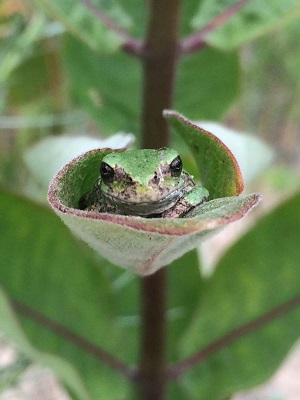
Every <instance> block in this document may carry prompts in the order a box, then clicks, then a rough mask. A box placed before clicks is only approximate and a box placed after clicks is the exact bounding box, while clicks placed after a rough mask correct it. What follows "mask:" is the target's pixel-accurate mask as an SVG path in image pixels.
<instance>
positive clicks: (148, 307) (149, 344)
mask: <svg viewBox="0 0 300 400" xmlns="http://www.w3.org/2000/svg"><path fill="white" fill-rule="evenodd" d="M166 278H167V273H166V269H165V268H163V269H160V270H159V271H158V272H157V273H155V274H154V275H151V276H149V277H147V278H144V279H143V280H142V283H141V289H142V290H141V292H142V293H141V294H142V310H141V315H142V337H141V354H140V357H141V359H140V368H139V375H138V384H139V392H140V399H142V400H152V399H155V400H163V399H164V398H165V391H166V374H165V370H166V360H165V337H166V280H167V279H166Z"/></svg>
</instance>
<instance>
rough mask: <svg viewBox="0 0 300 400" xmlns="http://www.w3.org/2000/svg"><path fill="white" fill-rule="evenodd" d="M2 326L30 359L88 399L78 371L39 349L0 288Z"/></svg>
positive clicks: (84, 399) (77, 394) (83, 398)
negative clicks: (26, 334) (21, 325)
mask: <svg viewBox="0 0 300 400" xmlns="http://www.w3.org/2000/svg"><path fill="white" fill-rule="evenodd" d="M0 315H1V319H0V328H1V332H2V333H4V334H5V336H6V337H7V338H9V340H11V341H12V342H13V343H14V345H15V346H17V348H18V350H19V351H20V352H21V353H22V354H24V355H26V356H27V357H28V358H29V359H31V360H33V361H36V362H38V363H40V364H42V365H43V366H45V367H48V368H50V369H51V370H52V371H53V372H54V373H56V375H57V377H58V378H59V379H60V380H61V382H62V383H63V384H64V385H66V387H67V388H68V389H69V390H70V391H71V392H72V393H73V395H74V396H75V398H76V399H81V400H88V399H90V397H89V396H88V394H87V392H86V389H85V388H84V385H83V382H82V380H81V378H80V376H79V375H78V374H77V372H76V371H75V370H74V369H73V367H71V365H70V364H68V363H67V362H66V361H64V360H62V359H61V358H59V357H56V356H52V355H50V354H46V353H41V352H39V351H37V350H36V349H35V348H34V347H33V346H32V345H31V344H30V343H29V341H28V340H27V338H26V336H25V335H24V333H23V331H22V329H21V327H20V325H19V324H18V322H17V320H16V318H15V316H14V313H13V311H12V310H11V308H10V305H9V303H8V300H7V299H6V297H5V295H4V293H3V292H2V290H0Z"/></svg>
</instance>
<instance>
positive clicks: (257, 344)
mask: <svg viewBox="0 0 300 400" xmlns="http://www.w3.org/2000/svg"><path fill="white" fill-rule="evenodd" d="M299 207H300V193H298V194H297V195H296V196H294V197H293V198H291V199H290V200H288V201H287V202H286V203H284V204H282V205H281V206H279V207H278V208H277V209H275V210H274V211H273V212H271V213H270V215H267V216H266V217H264V218H262V220H261V221H260V222H259V223H258V224H257V225H256V226H255V228H253V229H252V230H251V231H249V232H248V233H247V234H246V235H245V236H244V237H243V238H242V239H240V240H239V241H238V242H237V243H236V244H235V245H234V246H233V247H232V248H231V249H230V250H229V251H228V252H227V254H225V255H224V257H223V258H222V259H221V260H220V262H219V264H218V265H217V269H216V272H215V274H214V275H213V276H212V277H211V278H210V279H209V280H208V282H207V285H206V289H205V292H204V294H203V297H202V299H201V302H200V305H199V309H198V312H197V313H196V315H195V317H194V319H193V320H192V322H191V324H190V326H189V328H188V329H187V332H186V334H185V335H184V338H183V340H182V343H181V355H182V356H188V355H191V354H192V353H194V352H195V351H199V350H201V349H203V348H205V347H206V346H207V345H209V344H210V343H211V342H213V341H214V340H217V339H219V338H221V337H222V336H224V335H226V334H228V333H230V332H232V330H234V329H236V328H238V327H240V326H242V325H243V324H247V323H249V322H251V321H255V320H256V319H257V318H259V317H261V316H262V315H264V314H266V313H269V312H270V311H271V310H274V309H276V307H279V306H281V305H283V304H287V307H286V310H285V311H282V312H281V313H279V314H278V315H277V318H274V319H272V318H271V317H272V314H269V316H268V317H267V318H266V320H265V321H264V322H263V321H262V323H261V324H258V325H255V324H252V325H250V328H251V329H250V328H249V331H248V334H245V332H244V333H243V331H241V332H240V333H239V334H237V337H236V338H235V340H234V341H233V342H231V341H229V342H228V343H226V342H225V343H226V345H225V343H223V346H222V343H220V344H219V345H217V346H216V351H215V352H212V354H211V355H210V356H208V357H207V358H206V357H205V356H204V358H203V359H202V362H201V363H200V364H199V365H198V366H197V367H194V368H193V369H192V370H191V372H189V373H188V374H187V375H186V376H184V377H183V378H182V383H183V384H184V386H185V387H186V389H188V390H189V391H190V393H191V394H192V395H193V398H195V399H199V398H200V397H201V399H203V400H206V399H207V400H214V399H220V398H223V397H226V396H229V395H230V394H232V393H233V392H234V391H237V390H240V389H242V388H246V387H249V386H253V385H256V384H258V383H261V382H262V381H264V380H265V379H267V378H268V377H269V376H270V375H271V374H272V373H273V372H274V371H275V369H276V368H277V367H278V366H279V364H280V362H281V361H282V359H283V357H284V356H285V355H286V353H287V351H288V350H289V349H290V347H291V346H292V344H293V343H294V341H295V340H296V339H297V338H298V337H299V334H300V314H299V303H300V269H299V259H300V247H299V237H300V213H299ZM293 300H294V301H293ZM288 304H289V306H288ZM297 304H298V308H295V306H296V305H297ZM274 316H276V314H274V315H273V317H274ZM246 331H247V330H246Z"/></svg>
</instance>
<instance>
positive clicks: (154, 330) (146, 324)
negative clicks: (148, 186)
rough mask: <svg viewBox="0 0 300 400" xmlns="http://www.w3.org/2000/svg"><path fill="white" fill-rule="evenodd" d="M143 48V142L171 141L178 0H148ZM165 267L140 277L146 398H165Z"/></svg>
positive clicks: (141, 383)
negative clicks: (166, 113) (168, 116)
mask: <svg viewBox="0 0 300 400" xmlns="http://www.w3.org/2000/svg"><path fill="white" fill-rule="evenodd" d="M148 4H149V22H148V30H147V36H146V40H145V45H144V48H143V71H144V87H143V105H142V107H143V110H142V147H143V148H159V147H163V146H167V145H168V143H169V130H168V126H167V123H166V121H165V119H164V118H163V116H162V111H163V110H164V109H166V108H170V107H171V105H172V97H173V88H174V80H175V71H176V61H177V56H178V48H179V45H178V25H179V15H180V0H149V2H148ZM166 284H167V273H166V269H165V268H163V269H160V270H159V271H158V272H156V273H155V274H154V275H151V276H149V277H146V278H144V279H143V280H142V281H141V302H142V308H141V320H142V330H141V349H140V365H139V374H138V384H139V394H140V399H142V400H150V399H151V400H153V399H155V400H163V399H164V398H165V393H166V383H167V380H166V373H165V371H166V354H165V353H166V351H165V347H166V346H165V342H166Z"/></svg>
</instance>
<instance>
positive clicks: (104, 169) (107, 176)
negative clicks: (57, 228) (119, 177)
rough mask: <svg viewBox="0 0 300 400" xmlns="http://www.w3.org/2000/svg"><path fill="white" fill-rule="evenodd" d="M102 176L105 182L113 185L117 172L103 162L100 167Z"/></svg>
mask: <svg viewBox="0 0 300 400" xmlns="http://www.w3.org/2000/svg"><path fill="white" fill-rule="evenodd" d="M100 176H101V178H102V180H103V182H104V183H105V184H106V185H107V184H109V183H112V181H113V180H114V176H115V171H114V169H113V168H112V167H111V166H110V165H108V164H106V163H105V162H102V163H101V165H100Z"/></svg>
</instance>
